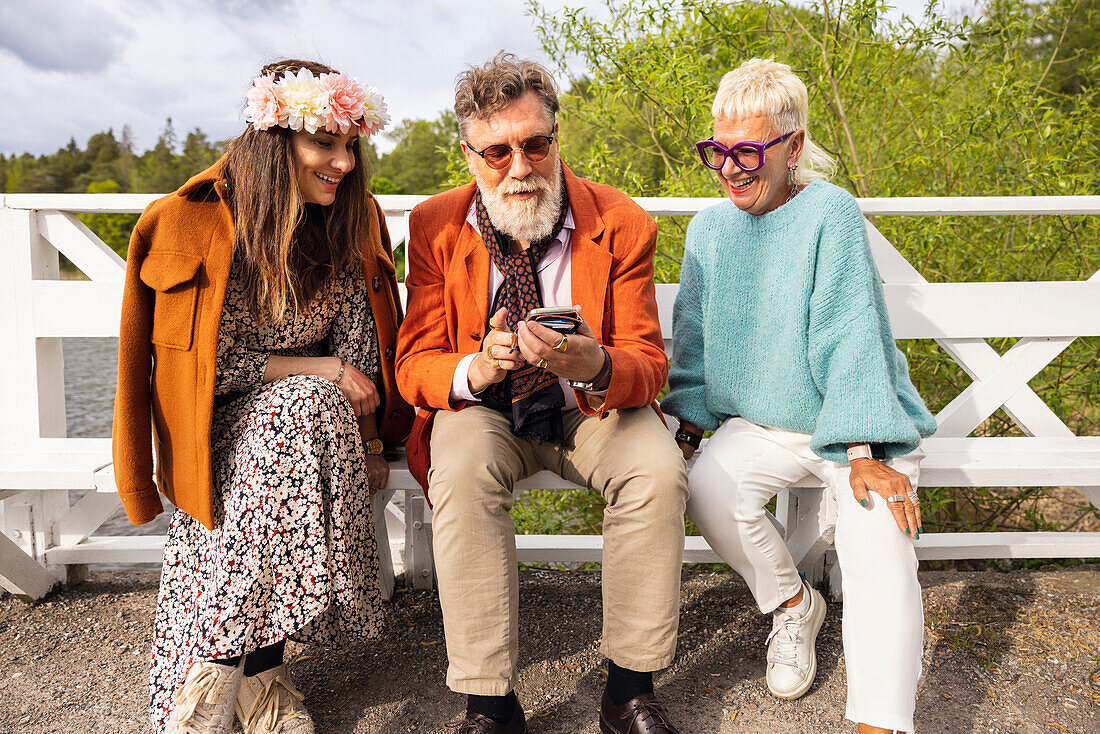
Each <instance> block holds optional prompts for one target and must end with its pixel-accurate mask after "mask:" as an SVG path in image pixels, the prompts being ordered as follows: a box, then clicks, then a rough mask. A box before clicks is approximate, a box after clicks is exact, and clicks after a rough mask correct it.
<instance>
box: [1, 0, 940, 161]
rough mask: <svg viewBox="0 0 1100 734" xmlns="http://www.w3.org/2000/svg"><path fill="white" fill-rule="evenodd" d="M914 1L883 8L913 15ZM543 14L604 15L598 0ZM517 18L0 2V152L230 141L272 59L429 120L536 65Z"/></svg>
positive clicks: (308, 1)
mask: <svg viewBox="0 0 1100 734" xmlns="http://www.w3.org/2000/svg"><path fill="white" fill-rule="evenodd" d="M923 2H924V0H893V2H892V4H895V5H898V6H901V7H902V9H903V10H905V11H906V12H911V13H912V12H913V11H914V10H918V9H919V8H920V7H921V6H922V5H923ZM545 4H547V5H549V6H551V7H561V6H562V5H569V6H571V7H575V6H577V5H583V6H590V7H591V8H592V9H591V10H590V11H589V12H591V13H594V14H595V15H597V16H605V15H606V11H605V10H604V9H603V2H602V1H601V0H549V1H548V2H546V3H545ZM525 8H526V5H525V3H523V2H519V1H518V0H481V1H480V2H471V1H469V0H464V1H463V2H448V1H447V0H401V2H381V1H377V0H374V1H371V2H365V1H364V0H171V1H170V0H68V1H67V2H61V0H0V63H3V64H4V68H5V73H4V77H5V81H4V84H3V98H4V104H3V105H0V152H2V153H6V154H11V153H22V152H24V151H28V152H31V153H36V154H38V153H46V152H52V151H54V150H56V149H57V148H58V147H61V146H63V145H65V144H66V143H67V142H68V140H69V138H70V137H73V138H75V139H76V140H77V141H78V143H80V144H83V143H84V141H86V140H87V139H88V137H89V136H91V135H92V134H93V133H96V132H99V131H101V130H106V129H107V128H113V129H114V130H115V131H116V133H117V132H119V131H120V130H121V128H122V127H123V126H124V125H127V124H128V125H130V127H131V129H132V131H133V135H134V141H135V143H136V145H137V147H138V148H139V149H144V148H147V147H150V146H151V145H153V143H154V142H155V141H156V137H157V135H158V133H159V132H160V130H161V129H162V128H163V126H164V120H165V118H167V117H171V118H172V120H173V123H174V125H175V128H176V130H177V132H178V133H180V136H181V137H182V136H183V134H185V133H186V132H187V131H189V130H191V129H193V128H196V127H198V128H201V129H202V130H203V131H204V132H205V133H207V135H208V136H209V137H210V138H211V139H214V140H221V139H226V138H230V137H233V136H235V135H237V134H238V133H239V132H240V130H241V129H242V128H243V125H244V121H243V118H242V116H241V110H242V109H243V107H244V94H245V91H246V90H247V88H248V85H249V84H250V83H251V80H252V77H253V76H254V75H255V74H256V73H257V72H258V71H259V69H260V67H261V66H262V65H263V64H264V63H266V62H269V61H272V60H275V59H277V58H283V57H300V58H312V59H319V60H321V61H324V62H325V63H328V64H329V65H331V66H334V67H336V68H338V69H340V70H341V71H344V72H346V73H348V74H351V75H354V76H356V77H358V78H359V79H360V80H361V81H363V82H366V83H368V84H370V85H372V86H375V87H377V88H378V89H379V90H380V91H381V92H382V93H383V94H384V95H385V97H386V100H387V103H388V105H389V110H390V114H391V116H392V117H393V118H394V119H395V120H401V119H403V118H429V119H431V118H434V117H435V116H436V115H438V114H439V112H440V111H442V110H444V109H448V108H449V107H450V106H451V104H452V102H453V93H454V80H455V76H456V75H457V74H458V73H459V72H460V71H462V69H464V68H465V67H466V66H467V65H469V64H471V63H481V62H483V61H485V60H486V59H488V58H490V57H491V56H492V55H493V54H495V53H496V52H497V51H499V50H500V49H508V50H510V51H514V52H516V53H518V54H520V55H521V56H525V57H529V58H535V59H539V60H542V61H544V62H545V61H547V59H546V58H545V57H544V56H543V54H542V52H541V49H540V47H539V44H538V40H537V37H536V34H535V29H534V23H533V19H532V18H530V17H529V16H527V15H526V13H525ZM562 81H564V80H562ZM378 143H379V144H380V147H384V146H386V145H387V143H386V141H385V139H384V138H380V139H378Z"/></svg>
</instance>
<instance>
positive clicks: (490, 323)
mask: <svg viewBox="0 0 1100 734" xmlns="http://www.w3.org/2000/svg"><path fill="white" fill-rule="evenodd" d="M489 330H490V331H503V330H504V329H503V328H502V327H500V326H497V325H496V324H494V323H493V322H492V321H490V322H489Z"/></svg>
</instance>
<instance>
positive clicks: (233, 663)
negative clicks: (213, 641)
mask: <svg viewBox="0 0 1100 734" xmlns="http://www.w3.org/2000/svg"><path fill="white" fill-rule="evenodd" d="M210 662H212V663H217V664H218V665H224V666H225V667H227V668H235V667H237V666H238V665H240V664H241V656H240V655H238V656H237V657H234V658H222V659H220V660H211V661H210Z"/></svg>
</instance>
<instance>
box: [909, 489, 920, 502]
mask: <svg viewBox="0 0 1100 734" xmlns="http://www.w3.org/2000/svg"><path fill="white" fill-rule="evenodd" d="M909 499H910V500H911V501H912V502H913V504H914V505H915V504H917V503H918V502H920V498H919V497H917V493H916V492H910V493H909Z"/></svg>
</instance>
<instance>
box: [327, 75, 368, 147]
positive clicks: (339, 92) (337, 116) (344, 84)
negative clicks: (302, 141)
mask: <svg viewBox="0 0 1100 734" xmlns="http://www.w3.org/2000/svg"><path fill="white" fill-rule="evenodd" d="M321 89H322V90H324V91H325V93H326V94H327V95H328V114H327V115H325V130H327V131H329V132H330V133H334V132H336V131H337V130H339V131H340V132H341V133H346V132H347V131H348V128H349V127H351V126H352V125H354V124H355V121H356V120H358V119H359V118H360V117H361V116H362V114H363V87H362V86H360V84H359V82H357V81H355V80H354V79H349V78H348V77H346V76H344V75H343V74H322V75H321Z"/></svg>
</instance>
